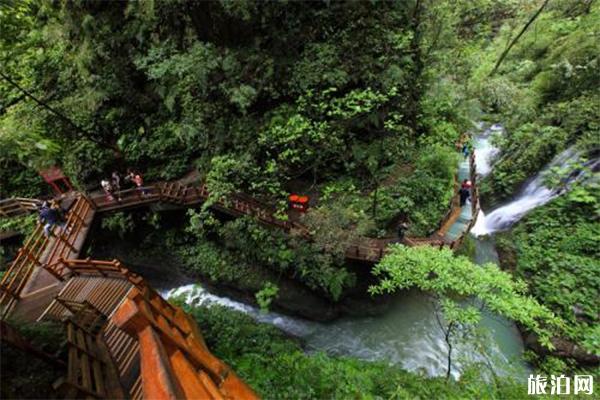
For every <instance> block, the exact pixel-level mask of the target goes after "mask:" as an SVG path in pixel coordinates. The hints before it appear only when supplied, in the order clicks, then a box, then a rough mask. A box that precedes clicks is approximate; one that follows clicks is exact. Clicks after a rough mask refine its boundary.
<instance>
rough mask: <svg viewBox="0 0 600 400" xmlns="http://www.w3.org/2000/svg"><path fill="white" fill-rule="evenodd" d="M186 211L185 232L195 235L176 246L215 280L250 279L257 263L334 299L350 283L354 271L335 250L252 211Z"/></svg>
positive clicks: (191, 264) (198, 269) (186, 260)
mask: <svg viewBox="0 0 600 400" xmlns="http://www.w3.org/2000/svg"><path fill="white" fill-rule="evenodd" d="M188 215H189V216H190V224H189V226H188V228H187V232H189V233H191V234H192V235H193V236H194V239H192V240H188V241H187V242H185V243H181V242H179V243H177V242H174V243H173V244H174V245H175V246H179V254H180V255H181V256H182V257H183V260H184V263H185V265H186V266H187V267H188V268H189V269H191V270H192V271H196V272H199V273H201V274H203V275H205V276H209V277H210V278H211V279H213V280H214V281H216V282H224V283H230V282H233V281H236V280H239V279H242V278H243V279H250V278H249V277H248V276H247V274H248V273H249V271H251V270H253V268H251V267H255V266H258V267H261V268H268V269H270V270H272V271H273V272H275V273H276V274H278V275H281V274H286V275H287V276H289V277H292V278H295V279H297V280H299V281H301V282H303V283H305V284H306V285H307V286H308V287H310V288H311V289H313V290H317V291H319V292H321V293H323V294H324V295H326V296H328V297H331V298H333V299H334V300H337V299H339V298H340V296H341V295H342V293H343V291H344V290H345V289H347V288H349V287H352V286H353V285H354V275H353V274H352V273H350V272H349V271H348V270H347V269H346V268H345V267H344V266H343V264H340V263H339V262H340V260H339V259H338V258H339V257H337V256H336V254H334V253H327V252H324V251H323V249H322V248H321V247H320V246H321V245H320V244H319V243H309V242H308V241H306V239H304V238H302V237H295V236H290V235H288V234H286V233H284V232H280V231H278V230H268V229H266V228H264V227H263V226H261V225H259V224H258V222H256V221H255V220H254V219H252V218H251V217H242V218H238V219H236V220H233V221H229V222H225V223H220V222H219V221H218V220H216V219H215V218H214V216H213V215H212V213H210V212H206V211H201V212H196V211H191V210H190V211H188ZM208 238H211V239H212V240H217V241H218V242H219V243H220V244H216V243H214V242H212V241H209V239H208ZM341 260H342V261H343V258H342V259H341ZM256 279H260V277H258V276H257V277H256ZM261 286H262V283H261Z"/></svg>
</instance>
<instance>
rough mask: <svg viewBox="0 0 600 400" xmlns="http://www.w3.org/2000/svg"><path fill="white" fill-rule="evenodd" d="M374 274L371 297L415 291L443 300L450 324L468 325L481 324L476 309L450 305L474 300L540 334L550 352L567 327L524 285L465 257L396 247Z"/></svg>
mask: <svg viewBox="0 0 600 400" xmlns="http://www.w3.org/2000/svg"><path fill="white" fill-rule="evenodd" d="M373 274H375V275H376V276H378V277H379V278H380V281H379V283H378V284H377V285H374V286H372V287H371V288H370V289H369V291H370V293H371V294H383V293H392V292H395V291H397V290H401V289H408V288H411V287H417V288H419V289H421V290H423V291H426V292H430V293H433V294H435V295H437V296H440V297H441V298H442V299H443V300H444V301H443V303H442V306H443V308H444V310H445V311H446V312H447V313H448V314H447V315H446V316H447V317H449V318H450V320H452V319H453V318H454V319H456V320H457V321H461V322H469V323H474V322H476V321H477V319H478V317H477V316H476V314H473V311H474V309H473V308H469V307H467V308H466V309H465V308H463V307H459V306H457V305H455V303H454V300H452V299H455V298H459V299H465V298H467V299H468V298H472V297H476V298H477V299H479V300H480V301H481V302H482V303H483V304H484V305H485V307H486V308H487V309H488V310H490V311H491V312H493V313H496V314H500V315H503V316H505V317H507V318H509V319H512V320H514V321H517V322H519V323H520V324H522V325H523V326H525V327H527V328H528V329H530V330H532V331H533V332H535V333H537V334H538V335H539V337H540V342H541V343H542V344H543V345H544V346H546V347H548V348H552V344H551V343H550V338H551V337H552V334H553V332H554V331H555V330H556V329H557V328H559V327H562V325H563V324H562V321H561V320H560V319H558V318H556V317H555V316H554V315H553V313H552V312H551V311H550V310H549V309H548V308H546V307H545V306H543V305H540V304H539V303H538V302H537V301H536V300H535V299H534V298H532V297H531V296H529V295H527V294H526V286H525V283H524V282H523V281H521V280H513V279H512V277H511V275H510V274H509V273H506V272H503V271H501V270H500V269H499V268H498V267H497V266H496V265H494V264H491V263H488V264H485V265H482V266H477V265H475V264H473V263H472V262H471V261H469V259H467V258H466V257H463V256H454V254H453V253H452V251H451V250H448V249H441V250H439V249H436V248H433V247H430V246H422V247H406V246H403V245H393V246H392V247H391V251H390V252H388V254H386V256H385V257H384V258H383V259H382V260H381V261H380V262H379V263H378V264H377V265H376V266H375V268H374V269H373Z"/></svg>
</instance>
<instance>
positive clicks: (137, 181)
mask: <svg viewBox="0 0 600 400" xmlns="http://www.w3.org/2000/svg"><path fill="white" fill-rule="evenodd" d="M125 179H126V180H128V181H131V182H133V184H134V185H135V186H136V187H137V188H138V190H139V191H140V192H141V193H142V196H146V195H147V194H148V190H147V189H145V188H144V178H143V177H142V174H140V173H139V172H137V171H136V172H134V171H133V170H132V169H131V168H130V169H128V170H127V176H126V177H125Z"/></svg>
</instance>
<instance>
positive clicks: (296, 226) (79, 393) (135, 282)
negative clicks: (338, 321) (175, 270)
mask: <svg viewBox="0 0 600 400" xmlns="http://www.w3.org/2000/svg"><path fill="white" fill-rule="evenodd" d="M474 161H475V159H474V156H472V157H470V159H469V160H462V161H461V163H460V165H459V172H458V175H457V185H458V182H459V181H460V180H462V179H464V177H468V176H470V177H471V180H472V181H473V184H474V186H473V202H472V203H471V204H469V205H467V206H464V207H462V208H461V207H459V206H458V199H457V196H454V198H453V199H452V202H451V205H450V209H449V212H448V213H447V215H446V216H445V217H444V219H443V220H442V221H441V223H440V226H439V229H438V230H436V232H435V233H434V234H432V235H431V236H430V237H427V238H405V239H404V240H403V243H405V244H406V245H409V246H420V245H433V246H439V247H445V246H448V247H450V248H456V246H457V245H458V244H459V243H460V242H461V240H462V238H463V237H464V236H465V235H466V234H467V233H468V231H469V229H470V228H471V227H472V226H473V224H474V222H475V219H474V218H473V217H474V216H476V215H477V210H478V201H477V200H478V196H477V186H476V185H475V179H476V176H475V164H474ZM120 195H121V201H109V200H108V199H107V198H106V196H105V195H104V194H95V195H90V196H88V195H86V194H84V193H78V192H73V193H71V195H70V197H69V198H68V199H63V201H65V202H69V203H70V205H69V210H68V213H67V222H66V227H67V228H66V229H65V230H64V231H61V230H59V229H56V230H55V232H54V234H53V235H52V236H51V237H50V238H46V237H45V236H44V235H43V231H42V226H41V225H39V224H38V225H37V227H36V228H35V230H34V232H33V233H32V234H31V235H30V237H29V238H28V239H27V241H26V242H25V244H24V245H23V247H22V248H21V249H20V250H19V252H18V254H17V257H16V258H15V260H14V261H13V263H12V264H11V266H10V268H9V269H8V271H7V272H6V273H5V274H4V276H3V278H2V281H1V283H0V319H2V320H6V319H7V318H9V317H10V318H15V319H19V320H24V321H31V322H33V321H42V320H57V321H62V322H63V323H64V324H65V330H66V332H67V349H68V365H67V368H66V371H65V375H64V376H63V377H62V378H61V379H60V380H59V381H57V382H56V384H55V385H54V388H55V389H56V392H57V395H58V396H60V397H66V398H75V397H86V398H134V399H141V398H203V399H234V398H239V399H253V398H256V394H255V393H254V392H253V391H252V389H250V387H248V386H247V385H246V384H245V383H244V382H243V381H241V380H240V379H239V378H238V377H237V376H236V375H235V373H234V372H233V371H231V369H230V368H229V367H227V366H226V365H225V364H224V363H223V362H222V361H220V360H219V359H217V358H215V357H214V356H213V355H212V354H211V353H210V351H209V350H208V348H207V347H206V344H205V343H204V340H203V338H202V335H201V333H200V330H199V329H198V327H197V326H196V324H195V322H194V321H193V319H192V318H191V317H189V316H188V315H187V314H185V312H183V310H181V309H180V308H178V307H175V306H173V305H171V304H169V303H168V302H167V301H166V300H164V299H163V298H162V297H161V296H160V295H159V294H158V293H157V292H155V291H154V290H153V289H152V288H151V287H150V286H149V285H148V284H147V283H146V282H145V281H144V280H143V278H142V277H140V276H138V275H136V274H134V273H132V272H130V271H129V270H128V269H127V268H125V267H124V266H122V265H121V263H120V262H119V261H117V260H113V261H100V260H90V259H85V260H82V259H78V257H79V255H80V252H81V249H82V247H83V244H84V242H85V240H86V238H87V235H88V232H89V229H90V226H91V224H92V221H93V219H94V217H95V215H96V214H97V213H101V212H110V211H117V210H126V209H130V208H135V207H141V206H146V205H149V204H156V203H168V204H171V205H175V206H177V207H192V206H195V205H198V204H201V203H204V202H205V201H207V199H208V198H209V192H208V190H207V187H206V185H204V184H202V183H201V182H199V181H198V180H196V179H193V178H190V177H187V178H184V179H181V180H177V181H172V182H157V183H154V184H152V185H149V186H147V187H145V188H144V191H143V192H142V191H141V190H139V189H130V190H125V191H122V192H121V193H120ZM37 204H38V201H36V200H35V199H9V200H4V201H1V202H0V215H2V216H16V215H20V214H23V213H27V212H31V211H33V210H35V209H36V206H37ZM211 207H212V208H214V209H217V210H219V211H221V212H224V213H226V214H229V215H232V216H234V217H237V216H242V215H250V216H253V217H255V218H256V219H257V220H258V221H259V222H261V223H262V224H264V225H266V226H269V227H273V228H277V229H283V230H285V231H286V232H291V233H294V234H298V235H301V236H303V237H305V238H306V239H307V240H310V239H311V234H310V231H309V229H308V228H307V227H306V226H304V225H303V224H301V223H299V222H297V221H293V220H287V221H283V220H281V219H278V218H276V217H275V210H274V209H273V208H272V207H270V206H268V205H265V204H263V203H261V202H259V201H257V200H255V199H253V198H251V197H249V196H247V195H243V194H237V195H233V196H231V197H230V198H228V199H227V200H226V201H220V202H216V203H214V204H212V205H211ZM397 242H398V240H397V239H394V238H391V239H371V238H361V239H359V240H358V241H357V242H356V243H352V244H351V245H350V246H349V247H348V249H347V250H346V258H348V259H353V260H359V261H363V262H368V263H373V262H377V261H378V260H380V259H381V258H382V257H383V256H384V254H385V252H386V249H387V247H388V245H389V244H391V243H397ZM21 347H22V348H27V346H21ZM32 352H33V350H32ZM35 354H37V355H39V352H37V353H35ZM61 362H62V361H61V360H57V362H56V364H57V365H60V364H61ZM63 364H64V363H63Z"/></svg>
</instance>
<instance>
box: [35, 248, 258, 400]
mask: <svg viewBox="0 0 600 400" xmlns="http://www.w3.org/2000/svg"><path fill="white" fill-rule="evenodd" d="M54 273H55V274H56V276H60V278H61V279H62V281H63V282H64V286H62V289H61V290H60V292H59V293H58V295H57V296H56V298H55V299H54V300H53V301H52V302H51V303H50V304H49V305H48V306H47V308H46V310H45V311H44V312H43V314H42V315H41V317H40V318H39V319H40V320H42V319H55V320H62V321H65V324H66V327H67V333H68V346H69V362H68V365H69V368H68V374H67V376H66V377H64V378H63V379H61V380H60V381H59V382H57V384H56V388H57V390H58V393H59V394H60V395H61V396H65V397H69V398H70V397H77V396H79V397H86V398H107V397H109V398H113V397H114V398H121V397H122V396H123V394H124V396H125V397H129V398H133V399H142V398H166V397H170V398H202V399H212V398H214V399H228V398H229V399H234V398H236V399H237V398H240V399H253V398H256V395H255V394H254V393H253V392H252V390H251V389H250V388H249V387H248V386H247V385H245V384H244V383H243V382H242V381H241V380H240V379H239V378H238V377H237V376H236V375H235V374H234V373H233V371H231V370H230V369H229V367H227V366H226V365H225V364H224V363H223V362H221V361H220V360H219V359H217V358H216V357H214V356H213V355H212V354H211V353H210V352H209V351H208V349H207V347H206V344H205V343H204V340H203V338H202V335H201V333H200V331H199V329H198V327H197V325H196V323H195V322H194V320H193V319H192V318H190V317H189V316H188V315H187V314H185V312H183V310H182V309H180V308H178V307H175V306H173V305H171V304H170V303H168V302H167V301H166V300H164V299H163V298H162V297H161V296H160V295H159V294H158V293H157V292H156V291H155V290H153V289H152V288H150V287H149V286H148V285H147V284H146V282H145V281H144V280H143V279H142V278H141V277H140V276H138V275H136V274H134V273H132V272H130V271H129V270H128V269H127V268H125V267H123V266H122V265H121V263H120V262H118V261H116V260H113V261H98V260H90V259H87V260H71V259H68V260H61V261H60V263H57V264H56V265H54ZM138 311H139V312H138ZM140 318H141V319H140ZM140 321H142V322H141V323H142V324H143V325H144V328H143V329H142V330H138V328H139V327H140V325H139V323H140ZM145 328H148V329H145ZM111 374H112V375H111ZM111 376H112V377H111ZM109 388H111V389H110V390H109ZM119 396H121V397H119Z"/></svg>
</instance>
